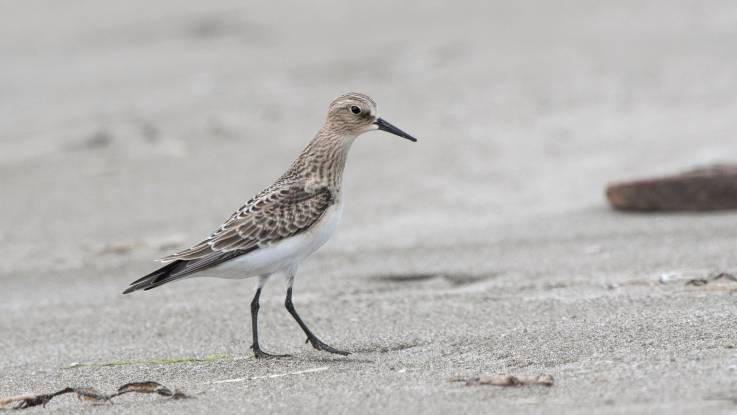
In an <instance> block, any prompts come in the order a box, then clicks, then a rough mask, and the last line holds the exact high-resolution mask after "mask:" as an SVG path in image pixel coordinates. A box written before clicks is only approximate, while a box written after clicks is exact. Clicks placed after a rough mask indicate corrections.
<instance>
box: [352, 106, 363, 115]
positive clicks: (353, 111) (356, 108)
mask: <svg viewBox="0 0 737 415" xmlns="http://www.w3.org/2000/svg"><path fill="white" fill-rule="evenodd" d="M351 112H352V113H354V114H356V115H358V114H360V113H361V109H360V108H358V107H357V106H355V105H352V106H351Z"/></svg>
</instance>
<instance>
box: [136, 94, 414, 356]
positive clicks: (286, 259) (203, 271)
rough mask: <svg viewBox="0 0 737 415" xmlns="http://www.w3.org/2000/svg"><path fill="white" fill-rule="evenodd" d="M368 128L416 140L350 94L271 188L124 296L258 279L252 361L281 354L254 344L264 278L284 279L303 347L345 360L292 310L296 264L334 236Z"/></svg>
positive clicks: (253, 306) (337, 101)
mask: <svg viewBox="0 0 737 415" xmlns="http://www.w3.org/2000/svg"><path fill="white" fill-rule="evenodd" d="M372 130H382V131H386V132H389V133H392V134H395V135H397V136H399V137H403V138H406V139H408V140H410V141H417V139H416V138H414V137H412V136H411V135H409V134H407V133H405V132H404V131H402V130H400V129H399V128H397V127H395V126H394V125H392V124H391V123H389V122H388V121H386V120H384V119H383V118H381V117H379V116H378V113H377V109H376V103H375V102H374V100H373V99H371V98H370V97H369V96H367V95H364V94H358V93H348V94H345V95H341V96H339V97H337V98H335V99H334V100H333V102H332V103H331V104H330V107H329V108H328V114H327V117H326V119H325V123H324V124H323V126H322V128H320V130H319V131H318V132H317V134H316V135H315V137H314V138H313V139H312V141H310V143H309V144H307V146H306V147H305V148H304V150H302V152H301V153H300V154H299V156H298V157H297V159H296V160H295V161H294V162H293V163H292V165H291V166H290V167H289V169H287V171H286V172H285V173H284V174H283V175H282V176H281V177H279V179H277V180H276V182H274V184H272V185H271V186H269V187H267V188H266V189H264V190H263V191H261V192H260V193H258V194H257V195H256V196H254V197H253V198H251V200H249V201H248V202H246V204H245V205H243V206H241V208H240V209H238V210H236V211H235V212H234V213H233V214H232V215H231V216H230V218H228V219H227V220H226V221H225V223H223V225H222V226H220V228H219V229H218V230H216V231H215V232H213V233H212V234H211V235H210V236H209V237H207V239H205V240H203V241H201V242H200V243H198V244H196V245H194V246H193V247H191V248H189V249H186V250H184V251H181V252H177V253H176V254H173V255H169V256H167V257H164V258H162V259H161V260H160V261H161V262H163V263H165V264H166V265H164V266H163V267H161V268H159V269H157V270H156V271H153V272H152V273H150V274H148V275H146V276H144V277H142V278H140V279H138V280H136V281H133V282H132V283H131V284H130V287H128V289H126V290H125V291H124V292H123V294H128V293H131V292H133V291H137V290H150V289H152V288H156V287H158V286H160V285H163V284H166V283H169V282H172V281H175V280H180V279H183V278H190V277H196V276H203V277H204V276H211V277H220V278H238V279H240V278H248V277H258V282H257V284H256V294H255V295H254V296H253V300H252V301H251V330H252V334H253V345H252V346H251V348H252V349H253V353H254V355H255V356H256V358H266V357H277V356H286V355H272V354H269V353H266V352H264V351H263V350H262V349H261V347H260V346H259V342H258V310H259V297H260V296H261V289H262V288H263V286H264V283H265V282H266V280H267V279H269V277H271V276H274V275H279V274H281V275H283V276H284V277H286V279H287V296H286V300H285V302H284V305H285V306H286V308H287V310H288V311H289V314H291V315H292V317H294V319H295V320H296V321H297V324H299V326H300V327H301V328H302V330H303V331H304V332H305V334H306V335H307V341H309V342H310V343H311V344H312V347H314V348H315V349H317V350H322V351H325V352H329V353H336V354H340V355H348V354H349V353H348V352H345V351H342V350H338V349H336V348H334V347H332V346H329V345H327V344H325V343H324V342H322V341H321V340H320V339H319V338H317V336H315V334H313V333H312V331H311V330H310V329H309V328H308V327H307V325H306V324H305V323H304V321H302V319H301V318H300V316H299V314H297V311H296V310H295V309H294V304H292V285H293V284H294V276H295V275H296V273H297V268H298V267H299V265H300V263H301V262H302V261H304V259H305V258H307V257H308V256H309V255H311V254H312V253H314V252H315V251H316V250H317V249H318V248H320V247H321V246H322V245H323V244H324V243H325V242H327V240H328V239H329V238H330V236H331V235H332V234H333V232H334V231H335V228H336V226H337V224H338V221H339V219H340V216H341V212H342V209H343V198H342V194H341V183H342V179H343V169H344V167H345V163H346V158H347V156H348V151H349V150H350V148H351V145H352V144H353V142H354V141H355V139H356V137H358V136H359V135H361V134H363V133H365V132H368V131H372Z"/></svg>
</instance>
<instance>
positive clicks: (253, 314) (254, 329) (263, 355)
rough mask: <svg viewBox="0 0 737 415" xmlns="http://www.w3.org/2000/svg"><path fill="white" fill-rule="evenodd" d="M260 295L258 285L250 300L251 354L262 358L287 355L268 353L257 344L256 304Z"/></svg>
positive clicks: (257, 307)
mask: <svg viewBox="0 0 737 415" xmlns="http://www.w3.org/2000/svg"><path fill="white" fill-rule="evenodd" d="M259 297H261V288H260V287H259V288H258V289H257V290H256V295H254V296H253V300H251V332H252V333H253V345H251V349H253V354H254V356H256V359H262V358H267V357H286V356H288V355H286V354H278V355H274V354H269V353H266V352H264V351H263V350H261V347H260V346H259V344H258V309H259V308H260V306H259V304H258V299H259Z"/></svg>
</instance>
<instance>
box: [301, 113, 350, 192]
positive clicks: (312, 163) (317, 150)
mask: <svg viewBox="0 0 737 415" xmlns="http://www.w3.org/2000/svg"><path fill="white" fill-rule="evenodd" d="M355 139H356V136H354V135H346V134H344V133H342V132H336V131H334V130H333V129H331V128H326V127H325V126H323V128H321V129H320V131H318V133H317V134H316V135H315V138H313V139H312V141H310V143H309V144H308V145H307V147H305V149H304V150H303V151H302V153H301V154H300V155H299V157H298V158H297V160H295V161H294V164H293V165H292V169H294V170H295V173H298V174H299V176H300V179H302V180H304V181H305V182H306V187H307V188H313V189H318V188H323V187H328V188H330V189H331V190H332V191H334V192H336V194H338V193H340V189H341V184H342V182H343V169H344V168H345V163H346V159H347V158H348V151H349V150H350V148H351V145H352V144H353V141H354V140H355ZM290 170H291V169H290Z"/></svg>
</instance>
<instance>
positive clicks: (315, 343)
mask: <svg viewBox="0 0 737 415" xmlns="http://www.w3.org/2000/svg"><path fill="white" fill-rule="evenodd" d="M308 342H309V343H311V344H312V347H314V348H315V349H316V350H321V351H323V352H328V353H333V354H339V355H342V356H348V355H349V354H351V353H350V352H344V351H343V350H338V349H336V348H334V347H332V346H330V345H327V344H325V343H323V342H322V340H320V339H318V338H317V337H308V338H307V340H306V341H305V343H308Z"/></svg>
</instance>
